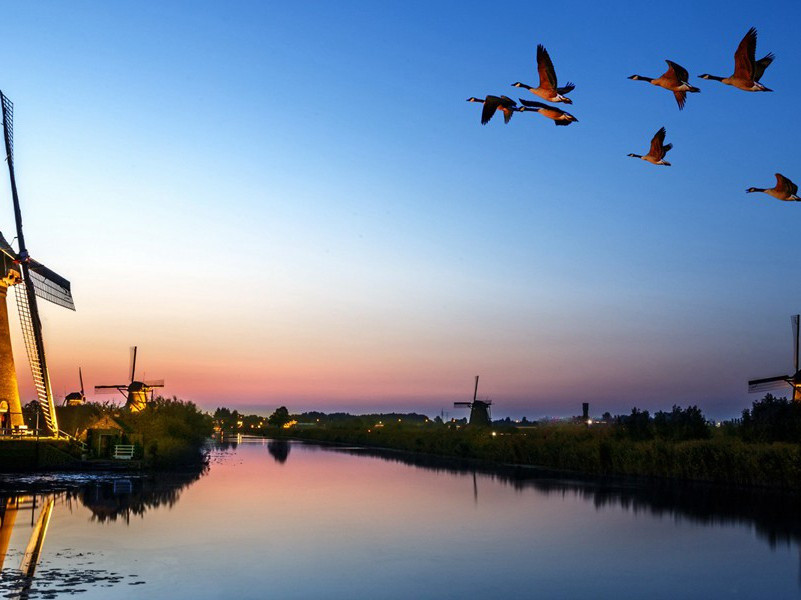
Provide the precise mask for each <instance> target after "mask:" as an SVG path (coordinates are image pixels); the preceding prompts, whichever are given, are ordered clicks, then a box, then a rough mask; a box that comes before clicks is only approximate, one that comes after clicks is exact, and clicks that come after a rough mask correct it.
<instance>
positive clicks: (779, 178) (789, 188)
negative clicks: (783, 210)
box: [745, 173, 801, 202]
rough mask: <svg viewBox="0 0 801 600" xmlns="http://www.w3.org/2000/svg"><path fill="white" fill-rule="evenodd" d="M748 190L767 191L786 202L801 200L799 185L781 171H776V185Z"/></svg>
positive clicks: (749, 189)
mask: <svg viewBox="0 0 801 600" xmlns="http://www.w3.org/2000/svg"><path fill="white" fill-rule="evenodd" d="M745 191H746V192H749V193H750V192H765V193H766V194H768V195H769V196H773V197H774V198H776V199H777V200H784V201H786V202H793V201H795V202H798V201H801V198H799V197H798V186H797V185H796V184H794V183H793V182H792V181H790V180H789V179H787V178H786V177H785V176H784V175H782V174H781V173H776V186H775V187H772V188H769V189H764V188H755V187H750V188H748V189H747V190H745Z"/></svg>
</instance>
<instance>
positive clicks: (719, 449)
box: [271, 424, 801, 490]
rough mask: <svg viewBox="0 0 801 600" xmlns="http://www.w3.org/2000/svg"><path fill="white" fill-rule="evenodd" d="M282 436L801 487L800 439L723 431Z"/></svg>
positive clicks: (554, 428) (310, 432)
mask: <svg viewBox="0 0 801 600" xmlns="http://www.w3.org/2000/svg"><path fill="white" fill-rule="evenodd" d="M271 435H274V436H275V437H277V438H292V439H298V440H304V441H313V442H327V443H337V444H351V445H355V446H362V447H366V448H387V449H394V450H404V451H408V452H415V453H422V454H429V455H434V456H445V457H454V458H469V459H477V460H482V461H488V462H491V463H496V464H503V465H524V466H533V467H542V468H546V469H552V470H558V471H574V472H577V473H585V474H587V475H600V476H636V477H648V478H659V479H671V480H678V481H695V482H706V483H715V484H727V485H737V486H759V487H768V488H774V489H779V490H801V445H799V444H793V443H786V442H774V443H757V442H744V441H742V440H740V439H736V438H731V437H727V436H725V435H722V434H720V435H713V436H712V437H710V438H709V439H703V440H688V441H668V440H663V439H651V440H645V441H634V440H630V439H621V438H620V437H618V436H616V435H615V434H614V432H613V431H612V430H611V429H609V428H602V427H598V428H595V429H593V428H588V427H586V426H583V425H564V424H563V425H542V426H539V427H535V428H530V429H527V430H525V431H506V432H499V431H495V433H494V434H493V432H492V431H490V430H488V429H471V428H469V427H468V428H459V429H456V428H448V427H432V428H415V429H411V428H409V429H404V428H397V429H394V430H393V429H390V428H378V429H375V428H370V429H365V428H361V429H350V428H326V427H316V428H307V429H292V430H287V429H276V430H275V431H273V432H271Z"/></svg>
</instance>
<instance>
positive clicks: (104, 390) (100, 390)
mask: <svg viewBox="0 0 801 600" xmlns="http://www.w3.org/2000/svg"><path fill="white" fill-rule="evenodd" d="M127 389H128V384H127V383H124V384H122V385H96V386H95V394H113V393H114V392H121V391H123V390H127Z"/></svg>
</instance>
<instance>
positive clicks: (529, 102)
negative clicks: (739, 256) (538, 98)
mask: <svg viewBox="0 0 801 600" xmlns="http://www.w3.org/2000/svg"><path fill="white" fill-rule="evenodd" d="M518 100H520V103H521V104H522V105H523V106H528V107H529V108H551V107H550V106H548V105H547V104H543V103H542V102H535V101H533V100H523V98H518Z"/></svg>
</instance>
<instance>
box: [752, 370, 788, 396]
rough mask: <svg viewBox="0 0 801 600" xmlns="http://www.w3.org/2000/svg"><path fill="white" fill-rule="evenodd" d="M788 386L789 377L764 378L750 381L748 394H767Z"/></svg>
mask: <svg viewBox="0 0 801 600" xmlns="http://www.w3.org/2000/svg"><path fill="white" fill-rule="evenodd" d="M788 385H790V376H789V375H777V376H776V377H765V378H764V379H752V380H751V381H749V382H748V393H749V394H753V393H755V392H769V391H771V390H778V389H781V388H783V387H786V386H788Z"/></svg>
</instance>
